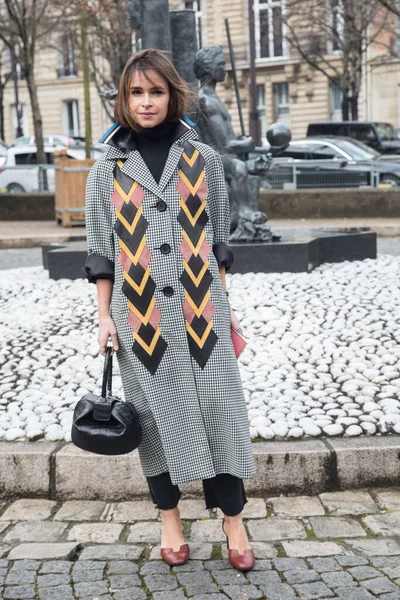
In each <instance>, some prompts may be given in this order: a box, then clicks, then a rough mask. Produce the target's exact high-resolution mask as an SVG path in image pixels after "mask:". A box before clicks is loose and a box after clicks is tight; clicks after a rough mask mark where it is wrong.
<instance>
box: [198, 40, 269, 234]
mask: <svg viewBox="0 0 400 600" xmlns="http://www.w3.org/2000/svg"><path fill="white" fill-rule="evenodd" d="M194 71H195V74H196V77H197V79H199V80H200V90H199V94H198V98H199V116H198V120H197V129H198V132H199V135H200V138H201V140H202V141H203V142H204V143H206V144H209V145H210V146H212V147H213V148H214V150H216V151H217V152H218V153H219V154H220V155H221V159H222V162H223V165H224V170H225V176H226V183H227V188H228V193H229V201H230V206H231V237H230V239H231V241H237V242H266V241H271V240H273V239H275V240H277V239H280V236H275V235H273V234H272V232H271V230H270V226H269V224H268V217H267V216H266V215H265V214H264V213H263V212H260V211H259V210H258V195H259V188H260V182H261V177H260V175H261V173H262V172H263V171H265V170H266V169H267V168H268V167H269V164H270V157H266V156H264V158H261V159H257V160H256V161H251V164H252V168H253V174H252V173H250V172H249V163H248V161H247V154H248V153H249V152H251V151H252V150H254V147H255V144H254V140H253V139H252V138H251V137H249V136H241V137H238V136H236V135H235V133H234V131H233V128H232V120H231V117H230V115H229V112H228V110H227V108H226V106H225V104H224V103H223V102H222V100H221V99H220V98H219V97H218V95H217V93H216V91H215V88H216V85H217V83H218V82H222V81H224V79H225V75H226V65H225V57H224V54H223V52H222V50H221V48H220V47H219V46H205V47H204V48H201V49H200V50H199V51H198V52H197V53H196V57H195V63H194ZM254 173H255V174H254ZM258 173H259V174H258Z"/></svg>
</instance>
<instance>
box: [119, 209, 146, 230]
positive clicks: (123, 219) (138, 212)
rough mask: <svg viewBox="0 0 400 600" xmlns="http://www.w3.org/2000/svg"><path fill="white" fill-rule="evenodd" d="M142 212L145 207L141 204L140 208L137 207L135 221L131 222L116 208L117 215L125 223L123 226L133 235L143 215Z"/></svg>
mask: <svg viewBox="0 0 400 600" xmlns="http://www.w3.org/2000/svg"><path fill="white" fill-rule="evenodd" d="M142 212H143V208H142V206H141V207H140V208H138V209H137V213H136V215H135V218H134V219H133V221H132V223H131V224H129V223H128V221H127V220H126V219H125V217H124V215H123V214H122V213H120V212H119V210H116V211H115V214H116V215H117V218H118V219H119V220H120V221H121V223H122V224H123V226H124V227H125V228H126V229H127V230H128V231H129V233H130V234H131V235H132V234H133V232H134V231H135V228H136V225H137V223H138V221H139V219H140V217H141V216H142Z"/></svg>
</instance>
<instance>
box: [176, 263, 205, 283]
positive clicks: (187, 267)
mask: <svg viewBox="0 0 400 600" xmlns="http://www.w3.org/2000/svg"><path fill="white" fill-rule="evenodd" d="M209 264H210V263H209V262H208V260H206V262H205V263H204V265H203V266H202V267H201V270H200V273H199V274H198V275H197V277H196V276H195V274H194V273H193V271H192V269H191V268H190V267H189V265H188V263H187V262H186V260H183V266H184V268H185V269H186V272H187V274H188V275H189V277H190V279H191V280H192V281H193V283H194V285H195V286H196V287H199V284H200V283H201V280H202V279H203V275H204V273H205V272H206V271H207V268H208V265H209Z"/></svg>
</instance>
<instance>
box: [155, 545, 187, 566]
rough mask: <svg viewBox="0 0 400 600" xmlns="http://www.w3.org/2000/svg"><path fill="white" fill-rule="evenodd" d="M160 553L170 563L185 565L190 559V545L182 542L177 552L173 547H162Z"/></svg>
mask: <svg viewBox="0 0 400 600" xmlns="http://www.w3.org/2000/svg"><path fill="white" fill-rule="evenodd" d="M160 554H161V558H162V559H163V561H164V562H166V563H167V564H168V565H184V564H185V563H186V562H187V561H188V560H189V545H188V544H182V546H181V547H180V548H179V550H178V551H177V552H174V550H172V548H161V549H160Z"/></svg>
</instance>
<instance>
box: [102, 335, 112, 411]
mask: <svg viewBox="0 0 400 600" xmlns="http://www.w3.org/2000/svg"><path fill="white" fill-rule="evenodd" d="M111 382H112V354H111V346H107V348H106V355H105V359H104V369H103V383H102V386H101V397H100V402H106V399H107V398H108V397H109V396H111Z"/></svg>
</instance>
